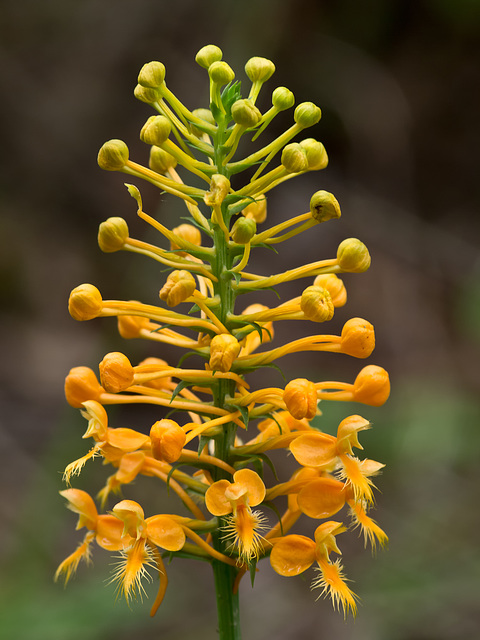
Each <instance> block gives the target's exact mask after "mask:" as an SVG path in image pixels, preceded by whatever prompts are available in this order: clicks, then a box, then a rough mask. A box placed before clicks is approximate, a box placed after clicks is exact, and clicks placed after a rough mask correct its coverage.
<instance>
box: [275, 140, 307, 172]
mask: <svg viewBox="0 0 480 640" xmlns="http://www.w3.org/2000/svg"><path fill="white" fill-rule="evenodd" d="M281 162H282V165H283V166H284V167H285V169H286V170H287V171H288V172H289V173H299V172H300V171H306V170H307V169H308V160H307V154H306V153H305V150H304V149H303V148H302V147H301V146H300V145H299V144H298V142H291V143H290V144H287V146H286V147H285V148H284V149H283V151H282V160H281Z"/></svg>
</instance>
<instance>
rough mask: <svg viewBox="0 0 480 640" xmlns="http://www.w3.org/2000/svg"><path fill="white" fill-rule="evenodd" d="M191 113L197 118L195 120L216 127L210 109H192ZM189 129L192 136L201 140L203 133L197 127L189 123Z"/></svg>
mask: <svg viewBox="0 0 480 640" xmlns="http://www.w3.org/2000/svg"><path fill="white" fill-rule="evenodd" d="M192 113H193V115H194V116H197V118H200V119H201V120H204V121H205V122H206V123H207V124H211V125H213V126H216V124H217V123H216V122H215V118H214V117H213V114H212V112H211V111H210V109H194V110H193V111H192ZM190 128H191V130H192V133H193V135H194V136H197V138H201V137H202V136H203V134H204V132H203V131H202V129H201V128H200V127H199V126H198V127H197V126H195V125H194V124H191V123H190Z"/></svg>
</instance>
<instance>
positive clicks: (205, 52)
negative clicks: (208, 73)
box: [195, 44, 223, 69]
mask: <svg viewBox="0 0 480 640" xmlns="http://www.w3.org/2000/svg"><path fill="white" fill-rule="evenodd" d="M222 56H223V53H222V50H221V49H220V47H217V46H216V45H214V44H207V45H205V46H204V47H202V48H201V49H200V51H199V52H198V53H197V55H196V56H195V62H196V63H197V64H199V65H200V66H201V67H203V68H204V69H208V67H209V66H210V65H211V64H213V63H214V62H218V61H219V60H221V59H222Z"/></svg>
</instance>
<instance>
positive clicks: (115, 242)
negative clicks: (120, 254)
mask: <svg viewBox="0 0 480 640" xmlns="http://www.w3.org/2000/svg"><path fill="white" fill-rule="evenodd" d="M127 238H128V225H127V223H126V222H125V220H124V219H123V218H117V217H114V218H108V219H107V220H105V222H102V223H101V224H100V227H99V228H98V246H99V247H100V249H101V250H102V251H103V252H104V253H113V252H114V251H119V250H120V249H121V248H122V247H123V245H124V244H125V242H126V240H127Z"/></svg>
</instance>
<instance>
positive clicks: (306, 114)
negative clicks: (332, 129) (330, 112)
mask: <svg viewBox="0 0 480 640" xmlns="http://www.w3.org/2000/svg"><path fill="white" fill-rule="evenodd" d="M321 117H322V111H321V109H320V107H317V105H316V104H313V102H302V103H301V104H299V105H298V106H297V108H296V109H295V112H294V114H293V119H294V120H295V122H296V123H297V124H299V125H300V126H301V127H303V128H304V129H306V128H307V127H313V125H314V124H317V122H318V121H319V120H320V118H321Z"/></svg>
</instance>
